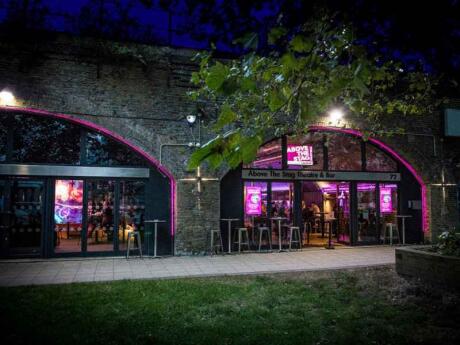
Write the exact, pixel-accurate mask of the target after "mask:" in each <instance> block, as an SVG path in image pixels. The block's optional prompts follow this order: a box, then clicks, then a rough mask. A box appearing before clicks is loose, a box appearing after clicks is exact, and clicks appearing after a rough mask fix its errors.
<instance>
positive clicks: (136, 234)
mask: <svg viewBox="0 0 460 345" xmlns="http://www.w3.org/2000/svg"><path fill="white" fill-rule="evenodd" d="M131 238H132V239H133V240H134V239H136V238H137V247H136V248H131ZM136 249H137V250H139V256H140V257H141V258H142V243H141V234H140V233H139V231H131V232H130V233H129V234H128V245H127V248H126V258H127V259H129V251H130V250H136Z"/></svg>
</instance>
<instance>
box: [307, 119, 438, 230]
mask: <svg viewBox="0 0 460 345" xmlns="http://www.w3.org/2000/svg"><path fill="white" fill-rule="evenodd" d="M310 130H316V131H328V132H339V133H345V134H350V135H353V136H356V137H360V138H361V137H363V133H361V132H360V131H358V130H355V129H347V128H337V127H328V126H311V127H310ZM368 141H369V142H370V143H372V144H374V145H376V146H378V147H379V148H380V149H381V150H382V151H384V152H386V153H388V154H389V155H390V156H391V157H393V158H394V159H395V160H396V161H398V162H399V163H400V164H402V165H403V166H404V167H405V168H406V169H407V170H409V172H410V173H411V174H412V176H413V177H414V178H415V180H416V181H417V182H418V183H419V185H420V189H421V196H422V228H423V232H424V233H426V232H428V230H429V214H428V205H427V195H426V193H427V190H426V185H425V182H424V181H423V178H422V177H421V175H420V174H419V173H418V172H417V170H416V169H415V168H414V167H413V166H412V164H410V163H409V162H408V161H407V160H406V159H404V157H402V156H401V155H400V154H399V153H398V152H396V151H395V150H394V149H392V148H391V147H390V146H388V145H387V144H385V143H384V142H382V141H380V140H378V139H375V138H369V139H368Z"/></svg>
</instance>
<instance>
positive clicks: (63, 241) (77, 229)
mask: <svg viewBox="0 0 460 345" xmlns="http://www.w3.org/2000/svg"><path fill="white" fill-rule="evenodd" d="M82 218H83V180H56V184H55V198H54V223H55V234H56V237H55V243H54V245H55V249H54V251H55V252H56V253H66V252H68V253H75V252H79V251H80V250H81V230H82Z"/></svg>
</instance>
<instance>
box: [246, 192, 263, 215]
mask: <svg viewBox="0 0 460 345" xmlns="http://www.w3.org/2000/svg"><path fill="white" fill-rule="evenodd" d="M245 188H246V200H245V206H244V209H245V211H246V214H247V215H249V216H260V215H261V214H262V188H261V187H254V186H246V187H245Z"/></svg>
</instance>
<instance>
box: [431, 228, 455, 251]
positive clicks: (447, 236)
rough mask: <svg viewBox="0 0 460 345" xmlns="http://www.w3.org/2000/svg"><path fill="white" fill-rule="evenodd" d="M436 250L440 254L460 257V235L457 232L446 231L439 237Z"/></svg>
mask: <svg viewBox="0 0 460 345" xmlns="http://www.w3.org/2000/svg"><path fill="white" fill-rule="evenodd" d="M435 248H436V251H437V252H438V253H439V254H442V255H454V256H459V257H460V233H458V232H456V231H455V230H450V231H444V232H443V233H442V234H441V235H439V237H438V243H437V244H436V246H435Z"/></svg>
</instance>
